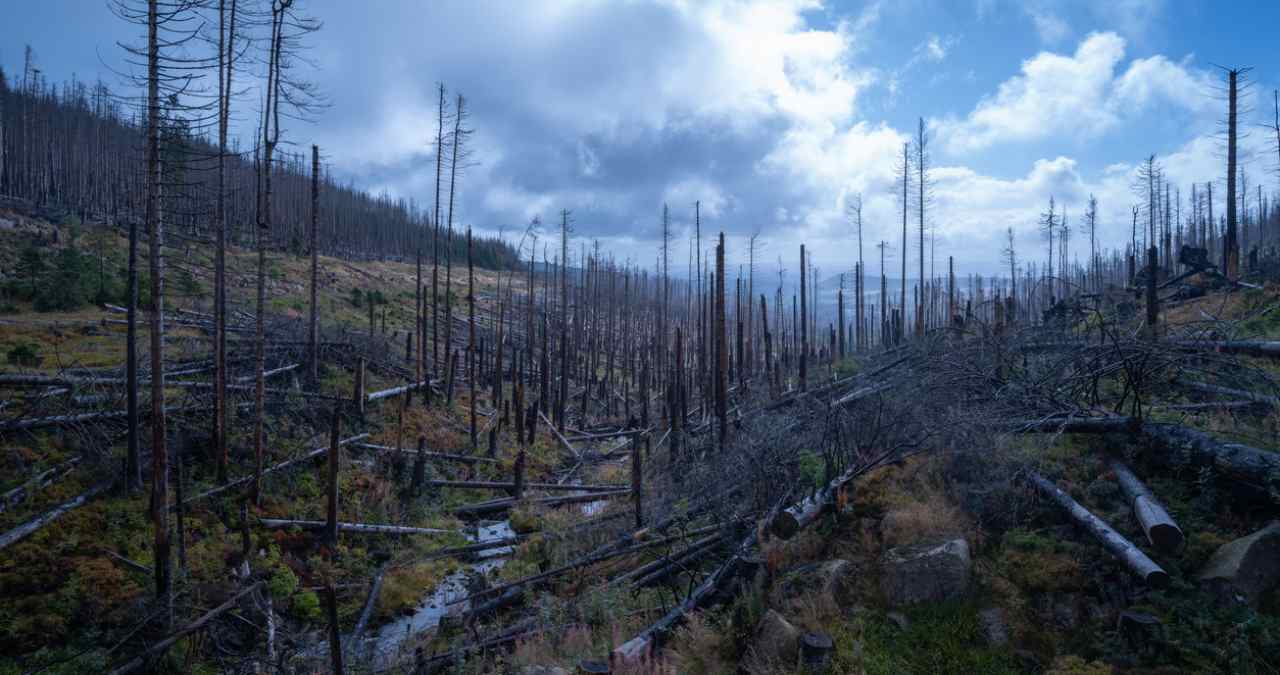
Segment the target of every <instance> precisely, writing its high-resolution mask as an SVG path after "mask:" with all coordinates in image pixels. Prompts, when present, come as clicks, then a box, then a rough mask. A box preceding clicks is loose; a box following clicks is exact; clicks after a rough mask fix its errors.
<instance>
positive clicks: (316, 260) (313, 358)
mask: <svg viewBox="0 0 1280 675" xmlns="http://www.w3.org/2000/svg"><path fill="white" fill-rule="evenodd" d="M319 223H320V146H318V145H312V146H311V232H310V234H309V236H308V239H309V242H310V247H311V311H310V318H309V319H308V321H307V366H308V368H307V371H308V373H309V375H310V377H311V385H312V386H313V387H314V386H315V385H316V383H318V382H319V381H320V306H319V304H318V299H317V297H316V296H317V293H318V292H319V288H320V252H319V248H320V246H319V236H318V229H319ZM418 277H419V280H418V290H419V294H421V290H422V280H421V277H422V257H421V255H419V257H418ZM417 381H419V382H421V381H422V373H418V380H417Z"/></svg>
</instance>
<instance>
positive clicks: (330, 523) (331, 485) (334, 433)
mask: <svg viewBox="0 0 1280 675" xmlns="http://www.w3.org/2000/svg"><path fill="white" fill-rule="evenodd" d="M338 410H339V408H338V406H336V405H335V406H334V407H333V418H332V427H331V428H330V430H329V472H328V478H329V481H328V486H327V490H326V493H327V495H328V509H327V514H326V515H327V516H328V519H327V520H326V521H325V529H324V542H325V544H326V545H328V546H329V547H330V548H336V547H337V546H338V468H339V467H338V463H339V460H340V459H341V458H340V456H339V453H340V452H341V447H340V444H339V443H338V427H339V421H340V417H339V412H338Z"/></svg>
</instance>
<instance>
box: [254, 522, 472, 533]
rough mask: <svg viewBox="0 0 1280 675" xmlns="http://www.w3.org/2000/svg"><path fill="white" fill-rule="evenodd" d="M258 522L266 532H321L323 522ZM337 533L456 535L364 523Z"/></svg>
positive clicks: (340, 527)
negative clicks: (290, 528)
mask: <svg viewBox="0 0 1280 675" xmlns="http://www.w3.org/2000/svg"><path fill="white" fill-rule="evenodd" d="M258 522H260V523H262V526H263V527H265V528H267V529H268V530H281V529H284V528H287V527H296V528H298V529H300V530H323V529H324V528H325V521H323V520H283V519H280V518H259V519H258ZM338 531H339V532H343V533H346V534H385V535H391V536H401V535H406V534H458V530H441V529H437V528H434V527H405V526H403V525H369V524H366V523H338Z"/></svg>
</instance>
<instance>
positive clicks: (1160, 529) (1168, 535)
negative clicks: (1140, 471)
mask: <svg viewBox="0 0 1280 675" xmlns="http://www.w3.org/2000/svg"><path fill="white" fill-rule="evenodd" d="M1111 470H1112V471H1114V472H1115V474H1116V480H1117V481H1119V482H1120V489H1121V490H1123V491H1124V494H1125V497H1126V498H1127V499H1128V500H1129V505H1130V506H1131V507H1133V515H1134V516H1135V517H1136V518H1137V519H1138V522H1139V523H1141V524H1142V531H1143V532H1145V533H1146V534H1147V541H1149V542H1151V545H1152V546H1154V547H1156V548H1157V549H1159V550H1160V551H1162V552H1164V553H1177V552H1178V551H1180V550H1182V544H1183V541H1184V539H1183V536H1182V528H1180V527H1178V523H1176V522H1174V520H1173V517H1171V516H1170V515H1169V512H1168V511H1166V510H1165V508H1164V506H1163V505H1162V504H1160V502H1159V500H1157V499H1156V496H1155V494H1153V493H1152V492H1151V490H1150V489H1148V488H1147V486H1146V485H1144V484H1143V483H1142V481H1141V480H1139V479H1138V477H1137V476H1136V475H1134V473H1133V471H1131V470H1130V469H1129V467H1128V466H1125V464H1124V462H1121V461H1120V460H1118V459H1113V460H1111Z"/></svg>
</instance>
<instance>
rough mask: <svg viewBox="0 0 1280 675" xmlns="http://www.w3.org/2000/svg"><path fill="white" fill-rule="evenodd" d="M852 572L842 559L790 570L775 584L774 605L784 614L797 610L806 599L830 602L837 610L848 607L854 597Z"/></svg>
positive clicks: (848, 563) (846, 562) (850, 563)
mask: <svg viewBox="0 0 1280 675" xmlns="http://www.w3.org/2000/svg"><path fill="white" fill-rule="evenodd" d="M853 571H854V564H853V563H852V562H850V561H848V560H844V559H842V558H836V559H834V560H827V561H824V562H820V563H813V564H808V565H803V566H801V567H798V568H796V569H794V570H791V571H790V572H788V573H787V574H786V575H785V576H784V577H783V579H782V580H781V583H779V584H778V590H777V592H778V594H779V595H778V596H777V597H776V598H775V599H776V600H777V606H779V607H781V608H782V609H783V610H784V611H788V610H791V609H798V608H799V605H800V600H801V599H802V598H804V597H806V596H816V597H818V598H822V599H824V600H830V601H831V602H833V603H834V604H835V606H836V607H837V608H839V607H845V606H847V605H849V604H852V602H853V600H854V597H855V595H856V588H855V587H854V583H853V579H852V578H851V577H852V574H853Z"/></svg>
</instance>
